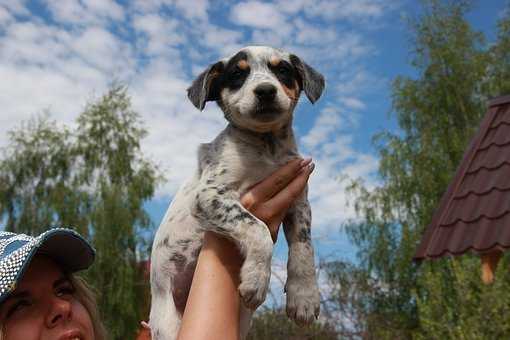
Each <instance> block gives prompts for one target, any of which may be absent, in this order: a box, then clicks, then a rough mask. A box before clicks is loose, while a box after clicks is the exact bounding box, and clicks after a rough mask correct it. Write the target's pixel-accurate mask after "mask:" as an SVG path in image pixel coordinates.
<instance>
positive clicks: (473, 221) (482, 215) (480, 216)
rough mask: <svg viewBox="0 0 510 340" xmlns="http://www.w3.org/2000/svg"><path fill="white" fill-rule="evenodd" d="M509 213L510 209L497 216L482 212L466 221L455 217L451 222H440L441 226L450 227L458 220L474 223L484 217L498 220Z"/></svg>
mask: <svg viewBox="0 0 510 340" xmlns="http://www.w3.org/2000/svg"><path fill="white" fill-rule="evenodd" d="M509 213H510V209H506V210H504V211H503V212H502V213H501V214H499V215H497V216H487V215H485V214H481V215H479V216H477V217H476V218H475V219H473V220H469V221H465V220H463V219H462V218H457V219H455V220H454V221H452V222H450V223H448V224H440V225H439V228H449V227H450V226H452V225H454V224H456V223H457V222H461V223H464V224H473V223H475V222H478V221H480V220H482V219H486V220H498V219H500V218H501V217H503V216H505V215H507V214H509Z"/></svg>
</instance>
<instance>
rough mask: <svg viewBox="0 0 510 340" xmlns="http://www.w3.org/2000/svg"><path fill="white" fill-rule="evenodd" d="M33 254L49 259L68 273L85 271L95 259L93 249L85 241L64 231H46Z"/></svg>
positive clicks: (68, 231)
mask: <svg viewBox="0 0 510 340" xmlns="http://www.w3.org/2000/svg"><path fill="white" fill-rule="evenodd" d="M35 254H43V255H46V256H48V257H50V258H51V259H53V260H54V261H55V262H57V263H58V264H59V265H60V266H61V267H62V269H63V270H64V271H66V272H68V273H73V272H76V271H79V270H83V269H87V268H88V267H90V266H91V265H92V263H93V262H94V257H95V251H94V249H93V248H92V247H91V246H90V245H89V243H88V242H87V241H85V239H83V238H82V237H81V236H80V235H78V234H77V233H75V232H73V231H71V230H65V229H53V230H49V231H47V232H46V233H45V234H44V235H43V237H42V238H41V240H40V243H39V246H38V247H37V249H36V250H35ZM35 254H34V255H35Z"/></svg>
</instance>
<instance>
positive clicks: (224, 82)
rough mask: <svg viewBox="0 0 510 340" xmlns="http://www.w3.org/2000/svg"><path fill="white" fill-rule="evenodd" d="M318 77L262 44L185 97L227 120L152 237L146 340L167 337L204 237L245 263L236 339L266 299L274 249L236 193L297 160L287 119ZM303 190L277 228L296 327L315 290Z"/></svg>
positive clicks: (227, 62)
mask: <svg viewBox="0 0 510 340" xmlns="http://www.w3.org/2000/svg"><path fill="white" fill-rule="evenodd" d="M323 89H324V78H323V76H322V75H321V74H320V73H318V72H317V71H315V70H314V69H313V68H312V67H310V66H309V65H307V64H306V63H304V62H303V61H302V60H301V59H300V58H298V57H297V56H295V55H293V54H289V53H286V52H284V51H281V50H278V49H274V48H271V47H263V46H250V47H246V48H243V49H242V50H240V51H239V52H238V53H236V54H235V55H233V56H232V57H230V58H226V59H223V60H221V61H218V62H217V63H215V64H213V65H211V66H209V67H208V68H207V69H206V70H205V71H204V72H203V73H201V74H200V75H199V76H198V78H197V79H196V80H195V81H194V82H193V83H192V85H191V87H190V88H189V89H188V97H189V99H190V100H191V102H192V103H193V104H194V105H195V106H196V107H197V108H198V109H200V110H202V109H203V108H204V106H205V103H206V102H207V101H216V102H217V103H218V105H219V107H220V108H221V109H222V111H223V113H224V116H225V119H227V121H228V122H229V124H228V126H227V127H226V128H225V130H223V131H222V132H221V133H220V134H219V135H218V136H217V137H216V139H214V140H213V141H212V142H211V143H207V144H202V145H201V146H200V148H199V151H198V169H197V171H196V173H195V174H194V176H193V177H192V178H191V179H190V180H189V181H188V182H187V183H186V184H184V185H183V186H182V187H181V188H180V190H179V191H178V192H177V194H176V195H175V198H174V200H173V202H172V203H171V204H170V207H169V208H168V210H167V212H166V214H165V217H164V218H163V221H162V223H161V225H160V227H159V229H158V231H157V233H156V237H155V239H154V244H153V248H152V255H151V293H152V305H151V312H150V328H151V332H152V338H153V339H154V340H169V339H175V337H176V336H177V333H178V330H179V327H180V321H181V317H182V313H183V311H184V307H185V305H186V300H187V297H188V293H189V290H190V287H191V281H192V278H193V273H194V270H195V266H196V261H197V257H198V254H199V252H200V249H201V245H202V238H203V233H204V231H207V230H210V231H213V232H216V233H219V234H221V235H224V236H225V237H227V238H229V239H231V240H233V241H234V242H235V243H236V244H237V246H238V247H239V249H240V251H241V254H242V256H243V258H244V264H243V266H242V268H241V274H240V275H241V278H240V279H241V283H240V285H239V292H240V294H241V297H242V300H243V302H244V306H243V308H242V311H241V315H240V320H241V334H240V336H241V338H242V339H243V338H244V337H245V336H246V334H247V332H248V329H249V324H250V320H251V314H252V311H253V310H255V309H256V308H257V307H258V306H259V305H260V304H261V303H262V302H264V299H265V297H266V293H267V290H268V285H269V278H270V275H271V255H272V250H273V242H272V239H271V235H270V233H269V231H268V228H267V226H266V225H265V224H264V223H263V222H262V221H260V220H259V219H258V218H256V217H255V216H253V215H252V214H251V213H250V212H248V211H247V210H246V209H245V208H244V207H243V206H242V205H241V204H240V202H239V199H240V197H241V195H242V194H243V193H244V192H246V191H247V189H248V188H249V187H251V186H252V185H253V184H255V183H257V182H259V181H261V180H262V179H264V178H265V177H267V176H268V175H269V174H271V173H272V172H274V171H275V170H276V169H277V168H279V167H280V166H282V165H283V164H285V163H287V162H288V161H290V160H292V159H295V158H297V157H299V155H298V152H297V147H296V141H295V139H294V134H293V131H292V114H293V111H294V108H295V107H296V104H297V102H298V98H299V96H300V93H301V91H304V93H305V94H306V96H307V97H308V99H309V100H310V101H311V102H312V103H314V102H315V101H316V100H317V99H318V98H319V97H320V95H321V93H322V91H323ZM310 224H311V211H310V205H309V203H308V199H307V193H306V190H305V192H304V193H303V194H302V195H301V197H299V198H298V199H297V200H296V202H295V203H294V204H293V206H292V207H291V208H290V209H289V210H288V212H287V215H286V216H285V219H284V221H283V228H284V231H285V237H286V239H287V242H288V245H289V256H288V264H287V282H286V284H285V291H286V293H287V314H288V316H289V317H290V318H292V319H293V320H295V321H296V322H297V323H298V324H307V323H310V322H312V321H313V319H314V318H316V317H318V314H319V302H320V301H319V290H318V288H317V281H316V277H315V267H314V251H313V246H312V242H311V237H310Z"/></svg>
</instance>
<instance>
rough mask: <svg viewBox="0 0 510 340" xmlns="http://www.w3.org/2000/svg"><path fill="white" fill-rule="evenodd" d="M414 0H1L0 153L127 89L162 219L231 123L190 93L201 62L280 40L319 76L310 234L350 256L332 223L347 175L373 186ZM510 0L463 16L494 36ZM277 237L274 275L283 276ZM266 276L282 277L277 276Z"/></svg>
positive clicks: (303, 127)
mask: <svg viewBox="0 0 510 340" xmlns="http://www.w3.org/2000/svg"><path fill="white" fill-rule="evenodd" d="M419 3H420V2H419V1H411V0H395V1H382V0H292V1H290V0H273V1H231V0H224V1H212V0H195V1H186V0H138V1H135V0H134V1H127V0H126V1H114V0H65V1H62V0H58V1H57V0H40V1H24V0H0V79H1V80H2V81H0V107H2V113H1V114H0V147H2V146H5V145H6V143H7V136H6V132H7V131H8V130H10V129H12V128H14V127H16V126H18V125H19V124H20V122H21V121H22V120H26V119H29V118H30V117H31V116H33V115H35V114H38V113H41V112H43V111H44V110H45V109H49V111H51V112H52V117H53V118H55V119H56V120H57V121H58V122H59V123H61V124H68V125H72V124H73V121H74V119H75V118H76V116H77V115H78V114H79V112H80V111H81V110H82V109H83V108H84V106H85V104H86V102H87V101H89V100H91V99H93V98H97V97H98V96H100V95H101V94H102V93H103V92H104V91H105V89H106V88H107V85H108V83H109V82H111V80H112V79H114V78H115V79H119V80H121V81H124V82H126V83H127V84H128V85H129V92H130V94H131V96H132V99H133V105H134V107H135V109H136V110H137V111H138V112H139V113H140V114H141V116H142V119H143V120H144V121H145V125H146V127H147V129H148V131H149V136H148V137H147V138H146V139H145V140H144V143H143V150H144V153H145V154H146V155H148V156H149V157H150V158H151V159H152V160H154V161H155V162H156V163H158V164H159V165H160V166H161V168H162V169H163V170H164V172H165V174H166V177H167V182H166V183H164V185H162V186H161V187H160V188H159V190H158V192H157V195H156V197H155V198H154V200H153V201H151V202H149V203H148V204H147V208H148V210H149V211H150V213H151V216H152V217H153V219H154V221H155V223H156V224H158V223H159V220H160V219H161V218H162V216H163V214H164V212H165V209H166V207H167V205H168V203H169V201H170V200H171V198H172V195H173V194H174V193H175V191H176V190H177V188H178V187H179V185H180V184H181V183H182V182H183V181H184V180H185V179H186V178H187V177H188V176H189V174H190V173H191V172H192V171H193V169H194V168H195V159H196V158H195V150H196V148H197V146H198V144H199V143H201V142H207V141H209V140H211V139H212V138H214V136H215V135H216V134H217V133H218V132H219V131H221V129H222V128H223V127H224V126H225V121H224V119H223V118H222V115H221V112H220V111H219V109H218V108H217V106H216V104H214V103H209V104H208V105H207V107H206V109H205V110H204V111H203V112H199V111H198V110H196V109H195V108H194V107H193V106H192V105H191V103H189V102H188V100H187V99H186V94H185V89H186V88H187V87H188V85H189V84H190V83H191V81H192V80H193V78H194V77H195V76H196V75H197V74H198V73H199V72H201V71H202V70H203V69H204V68H205V67H206V66H207V65H208V64H211V63H213V62H215V61H216V60H218V59H220V58H223V57H225V56H228V55H230V54H232V53H234V52H235V51H236V50H237V49H239V48H240V47H242V46H246V45H252V44H263V45H271V46H274V47H281V48H283V49H285V50H288V51H292V52H293V53H295V54H297V55H299V56H300V57H301V58H302V59H304V60H305V61H306V62H307V63H309V64H310V65H312V66H314V67H315V68H316V69H317V70H319V71H320V72H322V73H323V74H324V75H325V77H326V81H327V85H326V91H325V93H324V95H323V97H322V98H321V99H320V100H319V102H318V103H316V104H315V105H311V104H310V103H308V102H307V101H306V97H304V96H302V98H301V103H300V104H299V106H298V108H297V110H296V112H295V126H294V127H295V130H296V132H297V136H298V141H299V145H300V150H301V151H302V153H303V154H304V155H311V156H312V157H313V158H314V160H315V162H316V165H317V167H316V171H315V172H314V174H313V177H312V179H311V181H310V199H311V203H312V209H313V215H314V223H313V235H314V242H315V246H316V249H317V252H318V253H319V254H320V255H321V256H330V255H332V256H336V257H343V258H349V259H353V257H354V249H353V247H352V246H350V245H349V243H348V241H347V240H346V239H345V236H344V235H343V234H342V233H341V231H340V225H341V223H342V222H343V221H345V220H346V219H347V218H353V217H355V215H354V213H353V210H352V206H349V205H348V202H349V198H348V197H347V196H346V194H345V191H344V187H345V181H342V180H341V178H342V177H343V176H349V177H351V178H354V177H362V178H364V180H365V181H366V183H367V184H368V185H369V186H374V185H376V184H377V176H376V170H377V155H376V154H375V152H374V149H373V147H372V145H371V137H372V135H373V134H374V133H376V132H378V131H381V130H383V129H389V130H393V131H394V130H396V128H397V127H396V124H395V121H394V120H392V119H390V118H389V117H388V114H389V112H390V109H391V102H390V84H391V81H392V79H394V78H395V77H396V76H397V75H407V76H415V70H413V69H412V68H411V67H410V66H409V62H410V60H411V55H410V53H409V48H410V46H409V42H410V38H411V35H410V33H409V29H408V27H407V25H406V24H405V22H404V20H403V18H404V17H414V16H416V15H418V14H419V13H420V7H419ZM507 3H508V2H506V1H504V0H486V1H481V0H480V1H477V2H475V4H474V8H473V10H472V11H471V12H470V13H469V15H468V18H469V20H470V22H471V23H472V24H473V26H474V27H475V29H478V30H482V31H483V32H484V33H485V34H486V36H487V37H488V40H489V42H490V41H493V40H494V38H495V24H496V19H497V18H498V16H499V15H500V13H501V11H502V10H503V9H504V8H505V4H507ZM285 253H286V246H285V242H284V241H283V237H282V238H281V240H280V242H279V243H278V245H277V248H276V251H275V268H274V269H275V273H276V274H277V275H282V276H284V270H283V269H282V268H283V267H284V263H285V256H286V255H285ZM274 284H276V285H277V284H278V283H277V282H276V283H274Z"/></svg>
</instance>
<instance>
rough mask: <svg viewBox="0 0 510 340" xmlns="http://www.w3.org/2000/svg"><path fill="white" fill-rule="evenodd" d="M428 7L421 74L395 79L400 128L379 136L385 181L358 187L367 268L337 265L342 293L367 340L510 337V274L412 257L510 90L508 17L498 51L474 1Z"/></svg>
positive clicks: (421, 26)
mask: <svg viewBox="0 0 510 340" xmlns="http://www.w3.org/2000/svg"><path fill="white" fill-rule="evenodd" d="M423 4H424V6H423V8H424V10H423V14H422V15H421V16H420V17H419V18H417V19H416V20H414V21H412V22H411V23H410V27H411V31H412V33H413V50H412V52H413V59H412V65H413V66H414V67H415V69H416V71H417V77H416V78H415V79H413V78H410V77H403V76H399V77H397V78H396V79H395V80H394V82H393V89H392V92H393V95H392V101H393V113H394V115H395V118H396V120H397V122H398V125H399V127H400V130H399V131H398V132H389V131H385V132H382V133H379V134H378V135H376V136H375V137H374V144H375V146H376V148H377V151H378V153H379V156H380V164H379V176H380V182H381V183H382V184H381V185H380V186H379V187H377V188H376V189H375V190H372V191H369V190H368V189H366V188H365V186H364V184H363V182H362V181H360V180H358V181H355V182H353V184H352V186H351V193H352V194H353V196H354V199H355V208H356V210H357V212H358V214H359V216H360V217H361V222H355V221H353V222H350V223H348V224H347V225H346V231H347V233H348V235H349V236H350V238H351V239H352V241H353V243H354V244H355V245H356V246H357V248H358V259H359V263H358V264H357V265H356V266H355V267H354V268H346V267H342V266H336V267H332V268H331V271H330V274H331V275H330V277H332V278H336V280H340V279H342V280H340V282H345V285H341V286H340V287H339V291H338V295H339V297H343V298H342V301H344V302H343V303H346V304H347V306H354V307H355V311H356V315H358V319H357V320H358V322H360V323H361V325H357V328H358V329H361V330H362V331H363V336H362V337H363V338H375V339H408V338H424V339H449V338H451V339H457V338H465V339H478V338H480V339H481V338H507V337H509V335H510V333H509V329H508V323H507V322H505V321H504V318H502V317H501V315H504V313H505V311H506V310H507V308H508V306H509V303H510V300H509V298H508V294H507V292H508V288H509V287H508V285H509V284H510V281H508V279H509V276H508V274H507V273H506V274H502V275H501V277H498V279H499V282H498V283H497V284H496V285H494V286H492V287H484V286H482V283H481V280H480V274H479V265H480V263H479V260H478V259H477V258H476V257H473V256H465V257H462V258H459V259H455V260H438V261H435V262H426V263H424V264H423V265H422V266H421V267H418V266H416V265H414V264H413V263H412V257H413V255H414V252H415V250H416V247H417V245H418V242H419V240H420V238H421V236H422V234H423V231H424V228H425V227H426V226H427V225H428V224H429V222H430V220H431V217H432V214H433V212H434V209H435V208H436V207H437V205H438V203H439V200H440V198H441V196H442V195H443V193H444V192H445V190H446V188H447V186H448V183H449V182H450V180H451V178H452V176H453V174H454V173H455V170H456V168H457V166H458V164H459V163H460V161H461V159H462V156H463V153H464V150H465V149H466V147H467V145H468V142H469V141H470V139H471V138H472V137H473V134H474V133H475V131H476V130H477V129H478V126H479V123H480V120H481V118H482V115H483V113H484V112H485V110H486V104H487V99H488V98H490V97H493V96H494V95H500V94H503V93H506V94H508V93H509V92H510V88H509V87H508V84H509V83H508V81H509V80H510V78H509V77H508V75H509V73H508V72H510V62H509V51H510V49H509V48H508V47H509V46H508V44H509V36H510V35H509V32H510V31H509V27H510V25H509V23H510V20H509V17H508V15H507V16H506V17H503V18H502V19H500V21H499V24H498V28H499V33H498V40H497V41H496V43H495V44H494V45H492V46H491V47H488V45H487V43H486V42H485V38H484V36H483V35H482V34H481V33H480V32H476V31H474V30H473V28H472V27H471V26H470V24H469V23H468V21H467V20H466V13H467V12H468V10H469V9H470V3H469V2H468V1H439V0H429V1H424V2H423ZM507 14H508V12H507ZM504 262H506V263H505V264H504V265H502V266H506V265H507V261H506V260H505V261H504ZM353 273H354V274H355V275H354V276H351V279H350V281H349V280H346V279H348V278H349V276H348V275H349V274H353ZM352 280H354V282H353V281H352ZM349 282H350V284H351V285H352V284H354V285H355V286H356V287H358V288H359V289H360V290H352V289H351V288H349ZM360 291H361V292H363V295H360ZM488 318H492V319H491V321H490V323H488V322H487V321H488Z"/></svg>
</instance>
